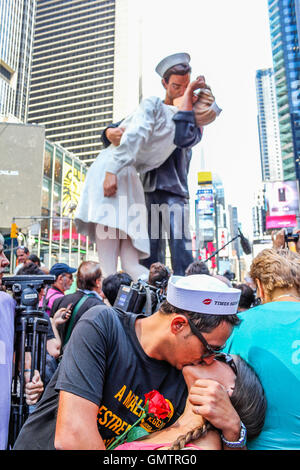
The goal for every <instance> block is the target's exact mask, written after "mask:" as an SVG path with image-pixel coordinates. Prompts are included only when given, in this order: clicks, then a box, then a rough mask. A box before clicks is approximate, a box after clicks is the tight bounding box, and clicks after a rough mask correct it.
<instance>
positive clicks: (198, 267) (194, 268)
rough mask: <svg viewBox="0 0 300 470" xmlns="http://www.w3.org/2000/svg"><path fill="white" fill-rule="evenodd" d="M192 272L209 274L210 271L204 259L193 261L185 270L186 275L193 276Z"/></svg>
mask: <svg viewBox="0 0 300 470" xmlns="http://www.w3.org/2000/svg"><path fill="white" fill-rule="evenodd" d="M191 274H207V275H208V276H209V275H210V272H209V269H208V267H207V264H206V263H204V261H193V263H191V264H189V266H188V267H187V268H186V270H185V275H186V276H191Z"/></svg>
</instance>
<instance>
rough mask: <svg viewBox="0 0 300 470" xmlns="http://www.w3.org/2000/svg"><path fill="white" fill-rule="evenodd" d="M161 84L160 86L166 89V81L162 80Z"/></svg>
mask: <svg viewBox="0 0 300 470" xmlns="http://www.w3.org/2000/svg"><path fill="white" fill-rule="evenodd" d="M161 83H162V86H163V87H164V88H165V89H167V86H168V84H167V82H166V80H165V79H164V78H163V79H162V81H161Z"/></svg>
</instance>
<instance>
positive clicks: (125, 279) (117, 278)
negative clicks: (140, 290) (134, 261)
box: [102, 273, 132, 305]
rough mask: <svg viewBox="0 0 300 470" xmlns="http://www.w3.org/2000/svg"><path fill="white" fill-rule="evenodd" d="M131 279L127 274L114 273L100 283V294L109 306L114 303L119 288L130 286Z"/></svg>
mask: <svg viewBox="0 0 300 470" xmlns="http://www.w3.org/2000/svg"><path fill="white" fill-rule="evenodd" d="M131 283H132V278H131V277H130V276H129V274H127V273H116V274H111V275H110V276H107V277H106V278H105V279H104V280H103V282H102V292H103V294H104V295H105V297H106V298H107V300H108V301H109V303H110V305H113V304H114V303H115V300H116V298H117V295H118V292H119V289H120V286H121V285H123V286H130V284H131Z"/></svg>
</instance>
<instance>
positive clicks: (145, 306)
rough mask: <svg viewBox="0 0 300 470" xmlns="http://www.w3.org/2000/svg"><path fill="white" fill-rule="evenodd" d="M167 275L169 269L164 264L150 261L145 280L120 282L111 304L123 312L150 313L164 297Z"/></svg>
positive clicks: (156, 308) (168, 274)
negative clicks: (127, 282)
mask: <svg viewBox="0 0 300 470" xmlns="http://www.w3.org/2000/svg"><path fill="white" fill-rule="evenodd" d="M169 277H170V271H169V269H168V268H167V267H166V266H165V265H164V264H162V263H160V262H157V263H152V264H151V266H150V270H149V276H148V280H147V281H146V280H143V279H139V280H138V281H137V282H135V283H134V282H132V283H131V284H130V285H129V286H128V285H124V284H121V286H120V288H119V291H118V295H117V298H116V300H115V302H114V304H113V306H114V307H117V308H119V309H121V310H124V311H125V312H131V313H136V314H139V313H144V314H145V315H152V314H153V313H154V312H155V311H156V310H158V308H159V306H160V304H161V303H162V302H163V301H164V300H165V298H166V293H167V285H168V280H169Z"/></svg>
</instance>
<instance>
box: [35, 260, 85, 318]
mask: <svg viewBox="0 0 300 470" xmlns="http://www.w3.org/2000/svg"><path fill="white" fill-rule="evenodd" d="M76 271H77V269H75V268H71V267H70V266H68V265H67V264H65V263H56V264H54V265H53V266H52V268H51V269H50V273H49V274H51V276H56V280H55V282H54V283H53V284H52V286H50V287H49V289H47V291H46V293H45V295H44V296H43V298H42V299H41V301H40V303H39V307H41V308H43V310H45V312H46V313H47V314H48V315H49V316H50V314H51V309H52V306H53V303H54V301H55V300H56V299H58V298H59V297H62V296H64V295H65V292H66V291H67V290H69V289H70V287H71V285H72V282H73V274H74V273H75V272H76Z"/></svg>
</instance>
